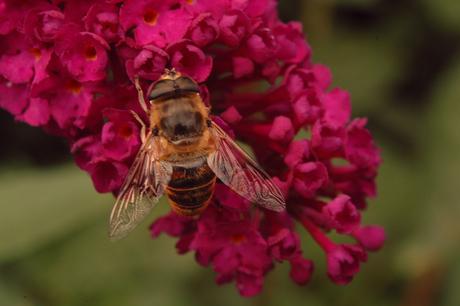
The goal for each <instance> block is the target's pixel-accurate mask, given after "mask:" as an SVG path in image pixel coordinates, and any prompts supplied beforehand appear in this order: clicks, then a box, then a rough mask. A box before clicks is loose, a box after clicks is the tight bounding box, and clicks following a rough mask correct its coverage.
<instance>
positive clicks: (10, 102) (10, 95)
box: [0, 82, 29, 116]
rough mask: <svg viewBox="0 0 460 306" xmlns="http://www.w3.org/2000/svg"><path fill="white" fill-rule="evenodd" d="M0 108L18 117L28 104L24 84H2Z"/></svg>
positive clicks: (0, 88)
mask: <svg viewBox="0 0 460 306" xmlns="http://www.w3.org/2000/svg"><path fill="white" fill-rule="evenodd" d="M0 92H1V93H2V94H1V95H0V106H1V107H2V108H3V109H5V110H7V111H9V112H10V113H11V114H13V115H15V116H18V115H20V114H21V113H22V111H23V110H24V109H25V108H26V107H27V105H28V104H29V97H28V94H27V85H26V84H13V83H11V82H3V83H1V84H0Z"/></svg>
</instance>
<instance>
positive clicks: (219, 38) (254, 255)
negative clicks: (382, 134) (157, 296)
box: [0, 0, 385, 296]
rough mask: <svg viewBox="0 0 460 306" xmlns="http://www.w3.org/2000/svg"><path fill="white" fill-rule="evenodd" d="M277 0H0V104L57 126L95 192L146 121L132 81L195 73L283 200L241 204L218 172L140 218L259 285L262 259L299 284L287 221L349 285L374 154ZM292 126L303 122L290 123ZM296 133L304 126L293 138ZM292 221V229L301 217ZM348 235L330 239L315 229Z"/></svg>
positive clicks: (363, 239)
mask: <svg viewBox="0 0 460 306" xmlns="http://www.w3.org/2000/svg"><path fill="white" fill-rule="evenodd" d="M276 5H277V3H276V1H275V0H241V1H240V0H238V1H237V0H213V1H207V0H162V1H158V0H126V1H120V0H93V1H80V0H78V1H77V0H51V1H44V0H34V1H14V0H3V1H0V90H1V92H2V95H1V96H0V106H1V107H2V108H4V109H6V110H8V111H9V112H11V113H12V114H13V115H14V116H15V118H16V120H19V121H23V122H27V123H28V124H30V125H32V126H40V127H42V128H44V129H45V130H46V131H48V132H49V133H53V134H57V135H61V136H64V137H66V138H67V139H68V140H69V141H70V143H71V146H72V150H73V151H75V152H76V157H75V162H76V163H77V165H78V166H79V167H80V168H82V169H83V170H85V171H87V172H88V173H89V174H90V175H91V178H92V180H93V182H94V186H95V188H96V190H97V191H98V192H114V193H115V194H116V193H117V192H118V189H119V188H120V185H121V184H122V182H123V180H124V178H125V176H126V175H127V172H128V170H129V167H130V165H131V163H132V161H133V159H134V156H135V154H136V153H137V151H138V149H139V147H140V144H141V140H140V125H139V123H138V122H137V121H136V120H135V119H134V117H133V116H132V115H131V114H130V113H129V111H130V110H134V111H135V112H137V113H138V114H139V116H140V117H141V118H143V119H144V120H145V122H148V120H147V118H146V114H145V113H144V112H143V111H142V109H141V107H140V105H139V102H138V98H137V92H136V89H135V88H134V86H133V85H132V82H133V80H134V75H139V76H140V78H141V79H143V82H142V84H141V85H142V86H143V87H144V88H146V87H147V86H148V83H151V82H152V81H154V80H156V79H157V78H158V77H159V76H160V74H161V73H163V71H164V69H165V68H175V69H176V70H177V71H179V72H181V73H182V74H183V75H188V76H190V77H192V78H193V79H195V80H196V81H197V82H198V83H201V95H202V98H203V100H204V101H205V103H206V104H208V105H211V106H212V110H213V113H215V114H219V116H217V115H216V116H214V117H213V120H214V121H215V122H216V123H217V124H219V125H220V126H221V127H222V128H224V129H225V130H226V131H228V132H229V133H230V135H235V137H236V139H237V140H240V141H243V142H246V143H248V144H250V145H251V147H252V149H253V151H254V153H255V155H256V157H257V160H258V161H259V163H260V164H261V165H262V166H263V167H264V168H265V170H266V171H267V172H268V173H269V174H270V175H271V176H272V177H273V178H274V180H275V181H276V182H277V183H278V185H279V186H280V188H281V190H282V192H283V193H284V196H285V198H286V203H287V211H286V212H282V213H275V212H273V211H268V210H265V209H262V208H260V207H254V208H253V209H252V210H251V209H250V208H249V205H250V203H248V201H247V200H245V199H243V198H242V197H240V196H239V195H237V194H235V193H234V192H232V191H231V190H230V189H229V188H228V187H226V186H225V185H223V184H219V183H218V184H216V188H215V195H216V198H217V199H218V200H219V202H220V203H221V204H222V206H223V207H219V206H217V205H214V203H212V204H211V205H210V206H209V207H208V209H207V210H206V211H205V212H203V213H202V214H201V215H199V216H198V217H195V218H186V217H181V216H179V215H177V214H176V213H174V212H171V213H170V214H168V215H167V216H164V217H160V218H159V219H158V220H157V221H156V222H155V223H154V224H152V226H151V233H152V236H153V237H156V236H158V235H159V234H160V233H161V232H166V233H167V234H169V235H171V236H175V237H178V238H179V240H178V242H177V249H178V251H179V253H186V252H189V251H195V255H196V260H197V262H198V263H199V264H201V265H203V266H207V265H210V264H212V265H213V269H214V270H215V271H216V272H217V273H218V274H217V278H216V282H217V283H218V284H223V283H228V282H230V281H232V280H236V286H237V289H238V290H239V292H240V294H241V295H242V296H252V295H255V294H257V293H259V292H260V291H261V290H262V286H263V282H264V276H265V275H266V274H267V273H268V272H269V271H270V270H272V269H273V267H274V262H279V263H281V262H284V261H288V262H289V263H290V265H291V273H290V277H291V278H292V280H293V281H294V282H295V283H297V284H299V285H304V284H306V283H308V281H309V280H310V277H311V273H312V272H313V263H312V262H311V261H310V260H308V259H306V258H304V257H303V256H302V253H303V252H302V250H301V245H300V239H299V235H298V233H297V232H296V231H295V225H296V224H297V225H301V226H302V227H303V228H304V229H305V230H307V231H308V232H309V233H310V234H311V236H312V237H313V238H314V239H315V241H316V242H317V243H318V244H319V246H320V247H321V248H322V249H324V252H325V254H326V261H327V274H328V276H329V278H330V279H331V280H332V281H333V282H334V283H336V284H347V283H348V282H350V281H351V280H352V278H353V276H354V275H355V274H356V273H357V272H358V271H359V269H360V264H361V262H365V261H366V260H367V252H366V250H369V251H376V250H378V249H379V248H380V247H381V246H382V244H383V242H384V240H385V232H384V231H383V229H382V228H380V227H378V226H363V225H362V224H361V214H360V210H363V209H364V208H365V207H366V199H367V198H368V197H374V196H375V194H376V186H375V181H374V180H375V177H376V175H377V169H378V166H379V164H380V163H381V159H380V157H379V155H380V151H379V150H378V149H377V148H376V146H375V144H374V141H373V138H372V136H371V134H370V132H369V131H368V130H367V129H366V128H365V125H366V119H354V120H352V121H351V122H350V116H351V104H350V97H349V94H348V93H347V92H345V91H342V90H341V89H339V88H334V89H332V90H328V88H329V87H330V84H331V73H330V71H329V69H328V68H327V67H325V66H323V65H321V64H318V65H313V64H312V63H311V50H310V47H309V45H308V44H307V42H306V40H305V36H304V34H303V33H302V27H301V25H300V24H299V23H297V22H289V23H287V24H285V23H283V22H281V21H280V20H279V19H278V15H277V11H276ZM302 131H303V132H302ZM299 132H301V133H305V134H303V135H309V136H308V137H306V138H304V139H301V138H302V137H299V136H297V135H299ZM298 230H302V229H301V228H300V229H299V228H298ZM330 231H335V232H337V233H339V234H343V235H349V236H351V237H353V238H354V239H355V240H356V242H357V243H356V244H336V243H334V242H333V241H331V240H330V239H329V238H328V237H327V235H326V233H327V232H330Z"/></svg>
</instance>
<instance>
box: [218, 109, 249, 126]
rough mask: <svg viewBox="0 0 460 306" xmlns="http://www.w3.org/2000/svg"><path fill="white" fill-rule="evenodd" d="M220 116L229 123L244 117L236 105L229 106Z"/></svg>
mask: <svg viewBox="0 0 460 306" xmlns="http://www.w3.org/2000/svg"><path fill="white" fill-rule="evenodd" d="M220 117H221V118H222V119H224V120H225V121H226V122H227V123H229V124H235V123H237V122H238V121H240V120H241V119H242V118H243V117H241V115H240V113H238V110H237V109H236V108H235V107H234V106H231V107H229V108H228V109H227V110H226V111H225V112H223V113H222V114H220Z"/></svg>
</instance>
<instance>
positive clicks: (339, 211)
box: [322, 194, 361, 234]
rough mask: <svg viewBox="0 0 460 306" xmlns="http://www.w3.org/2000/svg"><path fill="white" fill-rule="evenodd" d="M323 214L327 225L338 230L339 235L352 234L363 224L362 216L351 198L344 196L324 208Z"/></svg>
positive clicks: (338, 197)
mask: <svg viewBox="0 0 460 306" xmlns="http://www.w3.org/2000/svg"><path fill="white" fill-rule="evenodd" d="M322 211H323V214H324V216H325V218H326V221H327V224H328V225H329V226H330V227H332V228H334V229H335V230H337V233H339V234H350V233H351V232H353V231H354V230H355V229H357V228H358V227H359V225H360V223H361V214H360V213H359V212H357V211H356V207H355V205H353V203H351V201H350V197H349V196H347V195H344V194H341V195H339V196H337V197H336V198H335V199H334V200H332V201H331V202H329V203H328V204H327V205H325V206H323V209H322Z"/></svg>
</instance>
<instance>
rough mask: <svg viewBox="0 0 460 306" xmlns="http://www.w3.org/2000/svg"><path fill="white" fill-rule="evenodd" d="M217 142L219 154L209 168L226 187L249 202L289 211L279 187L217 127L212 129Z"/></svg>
mask: <svg viewBox="0 0 460 306" xmlns="http://www.w3.org/2000/svg"><path fill="white" fill-rule="evenodd" d="M209 129H210V130H211V133H212V134H213V136H214V138H215V140H216V145H217V148H216V151H215V152H213V153H211V154H210V155H209V156H208V165H209V167H210V168H211V170H212V171H213V172H214V173H215V174H216V176H217V177H218V178H219V179H220V180H221V181H222V182H223V183H224V184H225V185H227V186H229V187H230V188H231V189H233V190H234V191H235V192H237V193H238V194H239V195H241V196H243V197H245V198H246V199H248V200H250V201H253V202H256V203H257V204H259V205H261V206H263V207H265V208H268V209H271V210H274V211H283V210H285V209H286V202H285V200H284V196H283V194H282V193H281V190H280V189H279V187H278V185H276V183H275V182H274V181H273V180H272V179H271V177H270V176H269V175H268V174H267V173H266V172H265V171H264V170H263V169H262V168H261V167H260V166H259V165H258V164H257V163H256V162H255V161H254V160H253V159H252V158H251V157H250V156H249V155H248V154H247V153H246V152H244V150H243V149H242V148H241V147H240V146H239V145H238V144H237V143H235V142H234V141H233V140H232V139H231V138H230V136H228V135H227V134H226V133H225V132H224V131H223V130H222V129H221V128H220V127H219V126H218V125H216V124H215V123H214V122H212V126H211V127H210V128H209Z"/></svg>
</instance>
